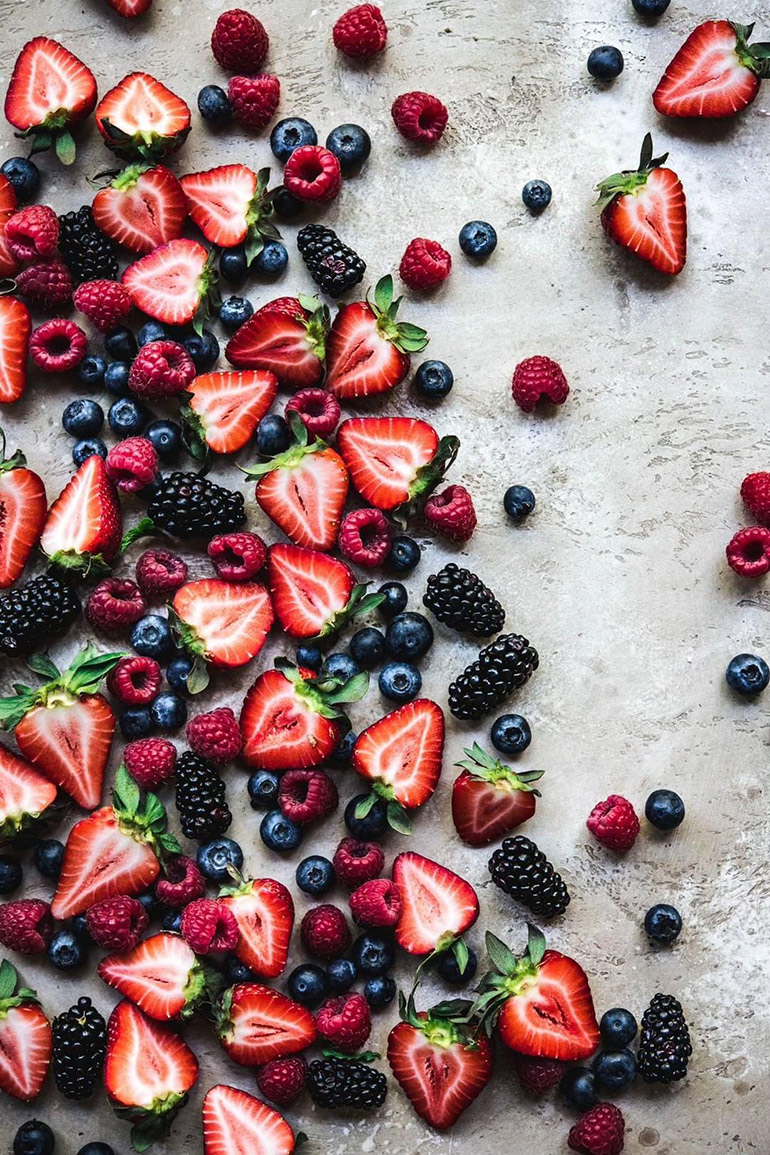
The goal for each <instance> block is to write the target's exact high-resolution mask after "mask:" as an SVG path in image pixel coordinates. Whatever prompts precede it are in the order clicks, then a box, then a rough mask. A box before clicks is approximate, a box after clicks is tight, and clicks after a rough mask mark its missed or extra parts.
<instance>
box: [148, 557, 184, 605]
mask: <svg viewBox="0 0 770 1155" xmlns="http://www.w3.org/2000/svg"><path fill="white" fill-rule="evenodd" d="M136 580H137V581H138V582H139V588H140V590H141V591H142V593H143V594H145V595H146V596H147V597H148V598H151V597H154V596H156V597H163V596H165V594H172V593H174V591H175V590H178V589H179V587H180V586H183V585H184V583H185V582H186V581H187V562H186V561H183V560H182V558H181V557H179V556H178V555H177V554H175V553H171V551H170V550H168V549H147V550H145V551H144V553H143V554H142V556H141V557H140V558H139V561H138V562H137V563H136Z"/></svg>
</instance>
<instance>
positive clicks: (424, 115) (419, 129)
mask: <svg viewBox="0 0 770 1155" xmlns="http://www.w3.org/2000/svg"><path fill="white" fill-rule="evenodd" d="M390 115H391V116H392V117H393V123H394V124H395V126H396V128H397V129H398V131H399V132H400V133H401V135H402V136H405V137H406V139H407V140H412V141H414V142H415V143H417V144H435V143H436V141H437V140H440V139H441V137H442V136H443V134H444V129H445V128H446V124H447V120H448V119H449V113H448V112H447V109H446V105H444V104H442V103H441V101H440V100H439V99H438V97H436V96H431V95H430V93H428V92H405V93H404V95H403V96H399V97H397V98H396V100H394V102H393V107H392V108H391V110H390Z"/></svg>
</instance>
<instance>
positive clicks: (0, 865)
mask: <svg viewBox="0 0 770 1155" xmlns="http://www.w3.org/2000/svg"><path fill="white" fill-rule="evenodd" d="M21 878H22V874H21V864H20V863H19V862H18V861H17V859H15V858H11V857H10V855H8V854H0V894H13V892H14V890H18V889H19V887H20V886H21Z"/></svg>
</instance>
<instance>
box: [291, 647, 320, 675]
mask: <svg viewBox="0 0 770 1155" xmlns="http://www.w3.org/2000/svg"><path fill="white" fill-rule="evenodd" d="M323 662H324V656H323V654H322V653H321V651H320V649H319V648H318V646H297V665H298V666H304V667H305V669H307V670H312V671H313V673H314V674H317V673H318V672H319V671H320V669H321V666H322V665H323Z"/></svg>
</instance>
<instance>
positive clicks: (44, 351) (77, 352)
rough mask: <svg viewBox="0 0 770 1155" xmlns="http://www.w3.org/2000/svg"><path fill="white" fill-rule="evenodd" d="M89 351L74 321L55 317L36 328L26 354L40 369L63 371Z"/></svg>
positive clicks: (80, 359)
mask: <svg viewBox="0 0 770 1155" xmlns="http://www.w3.org/2000/svg"><path fill="white" fill-rule="evenodd" d="M87 352H88V338H87V337H86V335H85V333H84V332H83V330H82V329H81V328H80V326H79V325H76V324H75V322H74V321H65V320H64V318H63V317H54V318H53V320H51V321H45V322H44V323H43V324H42V325H40V326H39V328H37V329H35V331H34V333H33V334H32V336H31V337H30V339H29V355H30V357H31V358H32V360H33V361H34V363H35V364H36V365H37V367H38V369H41V370H42V371H43V373H66V372H67V370H68V369H74V368H75V367H76V366H77V365H79V364H80V362H81V361H82V360H83V358H84V357H85V355H86V353H87Z"/></svg>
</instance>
